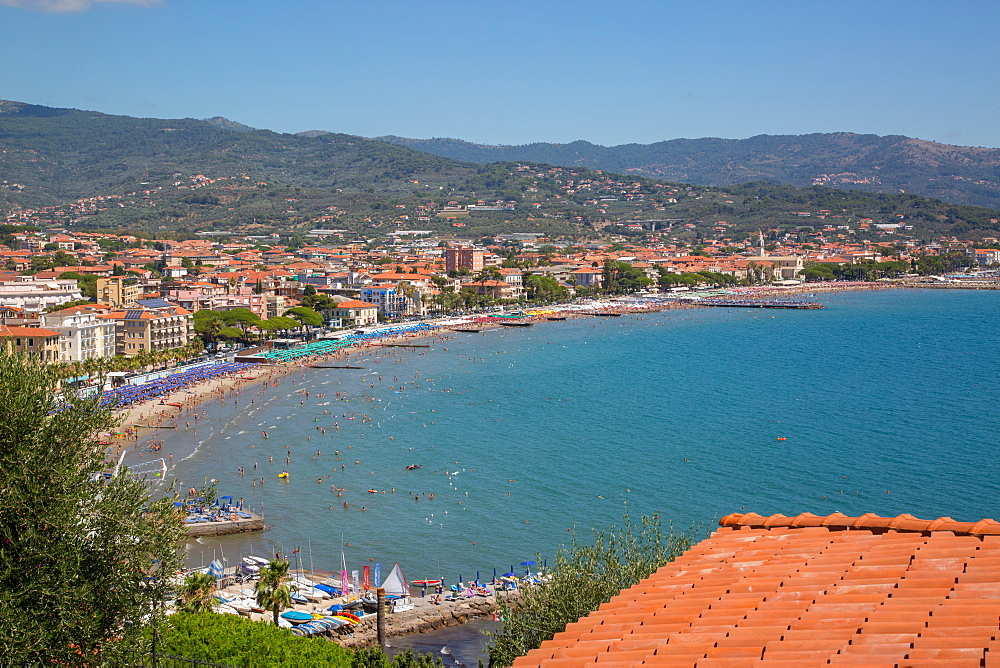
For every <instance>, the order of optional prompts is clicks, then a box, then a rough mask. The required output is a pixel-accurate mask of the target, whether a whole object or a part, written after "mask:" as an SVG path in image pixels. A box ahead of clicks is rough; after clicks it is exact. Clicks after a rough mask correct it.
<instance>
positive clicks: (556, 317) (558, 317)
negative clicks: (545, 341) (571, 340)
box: [546, 315, 566, 320]
mask: <svg viewBox="0 0 1000 668" xmlns="http://www.w3.org/2000/svg"><path fill="white" fill-rule="evenodd" d="M565 319H566V316H564V315H550V316H549V317H547V318H546V320H565Z"/></svg>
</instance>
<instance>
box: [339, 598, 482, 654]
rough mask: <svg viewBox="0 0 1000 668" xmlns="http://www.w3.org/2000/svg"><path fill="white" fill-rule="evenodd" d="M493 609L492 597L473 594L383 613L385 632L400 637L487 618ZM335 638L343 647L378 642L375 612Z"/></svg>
mask: <svg viewBox="0 0 1000 668" xmlns="http://www.w3.org/2000/svg"><path fill="white" fill-rule="evenodd" d="M496 610H497V601H496V598H494V597H493V596H476V597H473V598H466V599H459V600H457V601H443V602H442V603H441V605H426V606H425V605H420V604H418V605H417V607H416V608H414V609H413V610H408V611H406V612H398V613H387V614H386V617H385V635H386V637H391V636H402V635H410V634H414V633H425V632H427V631H433V630H435V629H440V628H443V627H445V626H457V625H458V624H464V623H465V622H467V621H469V620H471V619H476V618H479V617H489V616H491V615H493V614H494V613H495V612H496ZM337 641H338V642H339V643H340V644H342V645H344V646H345V647H367V646H370V645H374V644H375V643H376V642H377V641H378V637H377V629H376V615H365V616H364V617H362V618H361V621H360V622H359V623H358V624H357V625H356V626H355V628H354V635H353V636H339V637H337Z"/></svg>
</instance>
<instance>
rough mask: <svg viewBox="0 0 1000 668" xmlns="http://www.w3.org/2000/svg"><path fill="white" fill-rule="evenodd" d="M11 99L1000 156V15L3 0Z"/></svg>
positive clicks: (839, 8)
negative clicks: (837, 137)
mask: <svg viewBox="0 0 1000 668" xmlns="http://www.w3.org/2000/svg"><path fill="white" fill-rule="evenodd" d="M0 26H2V27H0V62H2V63H3V64H4V65H3V67H0V99H10V100H18V101H21V102H30V103H34V104H43V105H47V106H53V107H73V108H77V109H92V110H96V111H101V112H105V113H112V114H125V115H129V116H149V117H158V118H178V117H192V118H206V117H209V116H217V115H219V116H225V117H227V118H230V119H233V120H236V121H240V122H242V123H246V124H248V125H252V126H254V127H260V128H267V129H271V130H275V131H279V132H298V131H302V130H311V129H321V130H332V131H337V132H346V133H350V134H357V135H363V136H378V135H385V134H396V135H402V136H408V137H458V138H461V139H466V140H469V141H476V142H482V143H500V144H521V143H527V142H532V141H553V142H568V141H573V140H576V139H586V140H588V141H592V142H595V143H599V144H604V145H612V144H621V143H629V142H638V143H650V142H654V141H660V140H664V139H674V138H678V137H731V138H743V137H749V136H752V135H756V134H805V133H810V132H834V131H848V132H860V133H874V134H880V135H887V134H903V135H908V136H911V137H919V138H922V139H930V140H934V141H940V142H944V143H949V144H960V145H970V146H989V147H1000V123H998V122H997V119H998V118H1000V46H998V44H1000V41H998V40H997V37H996V35H997V32H998V28H1000V2H997V1H996V0H986V1H976V0H972V1H969V2H954V3H945V2H940V1H935V2H925V1H922V0H909V1H908V2H897V1H895V0H876V1H875V2H872V1H871V0H865V1H863V2H862V1H855V0H846V1H844V0H842V1H841V2H837V3H819V2H812V1H810V0H799V1H797V2H786V1H781V0H774V1H767V0H765V1H763V2H761V1H758V2H748V1H746V0H742V1H740V2H727V1H718V2H712V1H709V0H705V1H703V2H685V3H678V2H671V1H669V0H659V1H644V0H636V1H633V2H618V3H615V2H600V3H599V2H591V1H589V0H580V1H577V2H564V1H562V0H549V1H545V0H540V1H538V0H536V1H535V2H524V1H521V0H507V1H505V2H483V1H481V0H464V1H456V2H447V1H440V0H426V1H424V2H413V1H405V2H396V1H385V2H380V1H378V0H285V1H283V2H273V1H272V2H257V1H255V0H0Z"/></svg>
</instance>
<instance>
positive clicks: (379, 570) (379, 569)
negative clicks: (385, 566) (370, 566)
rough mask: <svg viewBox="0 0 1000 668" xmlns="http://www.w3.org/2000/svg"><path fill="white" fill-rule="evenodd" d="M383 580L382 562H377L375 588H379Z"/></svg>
mask: <svg viewBox="0 0 1000 668" xmlns="http://www.w3.org/2000/svg"><path fill="white" fill-rule="evenodd" d="M381 582H382V564H379V563H376V564H375V588H376V589H378V586H379V583H381Z"/></svg>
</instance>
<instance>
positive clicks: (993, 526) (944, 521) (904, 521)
mask: <svg viewBox="0 0 1000 668" xmlns="http://www.w3.org/2000/svg"><path fill="white" fill-rule="evenodd" d="M719 526H723V527H736V528H749V529H774V528H779V527H783V528H791V529H800V528H805V527H826V528H827V529H831V530H851V529H866V530H878V531H883V532H884V531H906V532H916V533H931V532H934V531H950V532H952V533H955V534H958V535H966V536H1000V522H997V521H996V520H993V519H981V520H979V521H978V522H957V521H955V520H953V519H952V518H950V517H939V518H937V519H934V520H922V519H919V518H917V517H914V516H913V515H908V514H905V513H904V514H902V515H897V516H896V517H882V516H881V515H876V514H875V513H865V514H864V515H859V516H858V517H850V516H848V515H844V514H843V513H831V514H830V515H825V516H823V515H814V514H813V513H800V514H799V515H796V516H794V517H789V516H787V515H782V514H780V513H777V514H774V515H770V516H768V517H764V516H762V515H758V514H757V513H731V514H729V515H726V516H725V517H723V518H722V519H721V520H719Z"/></svg>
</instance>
